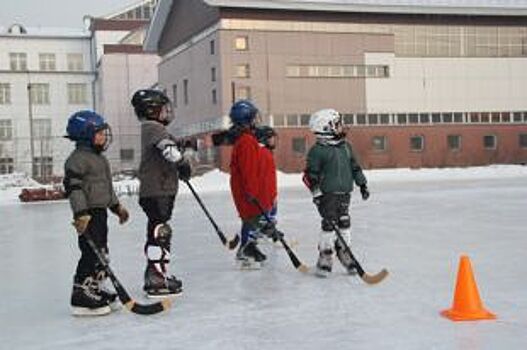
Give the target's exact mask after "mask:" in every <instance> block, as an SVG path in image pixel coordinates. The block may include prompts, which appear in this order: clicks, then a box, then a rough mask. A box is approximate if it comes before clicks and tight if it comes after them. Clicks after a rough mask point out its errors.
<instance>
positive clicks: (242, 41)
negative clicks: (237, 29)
mask: <svg viewBox="0 0 527 350" xmlns="http://www.w3.org/2000/svg"><path fill="white" fill-rule="evenodd" d="M234 48H235V49H236V50H238V51H247V50H249V38H248V37H246V36H238V37H236V39H234Z"/></svg>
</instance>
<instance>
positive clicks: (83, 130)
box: [66, 110, 111, 149]
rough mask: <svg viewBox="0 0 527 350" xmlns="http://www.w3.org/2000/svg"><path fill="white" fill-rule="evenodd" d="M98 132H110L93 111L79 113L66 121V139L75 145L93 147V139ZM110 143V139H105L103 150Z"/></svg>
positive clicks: (102, 119) (108, 127) (107, 126)
mask: <svg viewBox="0 0 527 350" xmlns="http://www.w3.org/2000/svg"><path fill="white" fill-rule="evenodd" d="M100 130H108V132H109V131H110V126H109V125H108V124H107V123H106V122H105V121H104V118H103V117H101V116H100V115H99V114H97V113H95V112H93V111H89V110H84V111H79V112H76V113H74V114H73V115H72V116H71V117H70V118H69V119H68V126H67V127H66V137H67V138H69V139H70V140H72V141H76V142H77V143H80V144H85V145H87V146H91V147H93V146H94V144H93V138H94V136H95V134H96V133H97V132H98V131H100ZM108 136H111V135H108ZM110 141H111V137H107V145H105V147H104V149H106V148H107V147H108V145H109V142H110Z"/></svg>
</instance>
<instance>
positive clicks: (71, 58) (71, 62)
mask: <svg viewBox="0 0 527 350" xmlns="http://www.w3.org/2000/svg"><path fill="white" fill-rule="evenodd" d="M67 61H68V70H69V71H70V72H80V71H83V70H84V58H83V56H82V54H81V53H69V54H68V55H67Z"/></svg>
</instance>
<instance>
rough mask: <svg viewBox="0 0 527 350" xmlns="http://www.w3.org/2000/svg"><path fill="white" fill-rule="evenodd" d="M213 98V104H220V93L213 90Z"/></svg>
mask: <svg viewBox="0 0 527 350" xmlns="http://www.w3.org/2000/svg"><path fill="white" fill-rule="evenodd" d="M211 97H212V104H214V105H215V104H217V103H218V93H217V92H216V89H212V93H211Z"/></svg>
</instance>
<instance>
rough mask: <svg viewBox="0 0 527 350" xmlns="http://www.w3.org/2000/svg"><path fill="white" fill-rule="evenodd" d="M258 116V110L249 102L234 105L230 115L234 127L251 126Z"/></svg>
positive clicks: (238, 102) (239, 102) (242, 101)
mask: <svg viewBox="0 0 527 350" xmlns="http://www.w3.org/2000/svg"><path fill="white" fill-rule="evenodd" d="M257 115H258V108H256V106H255V105H254V104H253V103H252V102H250V101H248V100H240V101H237V102H236V103H234V104H233V105H232V107H231V111H230V113H229V117H230V118H231V121H232V123H233V124H234V125H251V124H252V123H253V122H254V120H255V119H256V116H257Z"/></svg>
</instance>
